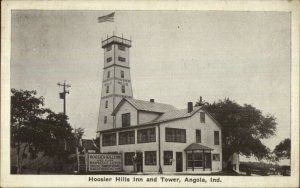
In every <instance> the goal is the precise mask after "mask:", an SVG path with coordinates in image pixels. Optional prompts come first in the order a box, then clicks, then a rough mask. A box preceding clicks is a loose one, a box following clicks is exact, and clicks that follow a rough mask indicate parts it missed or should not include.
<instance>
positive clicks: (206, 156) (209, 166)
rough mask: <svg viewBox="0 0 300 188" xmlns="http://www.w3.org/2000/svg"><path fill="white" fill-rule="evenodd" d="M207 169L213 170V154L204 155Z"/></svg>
mask: <svg viewBox="0 0 300 188" xmlns="http://www.w3.org/2000/svg"><path fill="white" fill-rule="evenodd" d="M204 159H205V160H204V161H205V163H204V165H205V168H211V153H204Z"/></svg>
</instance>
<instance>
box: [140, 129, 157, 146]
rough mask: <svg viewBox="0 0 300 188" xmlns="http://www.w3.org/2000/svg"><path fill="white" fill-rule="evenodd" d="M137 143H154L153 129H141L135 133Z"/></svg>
mask: <svg viewBox="0 0 300 188" xmlns="http://www.w3.org/2000/svg"><path fill="white" fill-rule="evenodd" d="M137 136H138V141H137V142H138V143H148V142H155V141H156V136H155V128H150V129H141V130H138V131H137Z"/></svg>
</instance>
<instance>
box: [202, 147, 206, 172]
mask: <svg viewBox="0 0 300 188" xmlns="http://www.w3.org/2000/svg"><path fill="white" fill-rule="evenodd" d="M202 158H203V171H205V158H206V157H205V153H204V149H203V150H202Z"/></svg>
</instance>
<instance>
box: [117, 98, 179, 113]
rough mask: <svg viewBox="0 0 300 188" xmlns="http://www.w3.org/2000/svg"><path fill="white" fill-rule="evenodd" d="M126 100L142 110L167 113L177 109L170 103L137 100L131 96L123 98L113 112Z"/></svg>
mask: <svg viewBox="0 0 300 188" xmlns="http://www.w3.org/2000/svg"><path fill="white" fill-rule="evenodd" d="M125 101H127V102H129V103H130V104H131V105H132V106H133V107H134V108H135V109H137V110H141V111H148V112H156V113H165V112H170V111H174V110H177V108H175V107H174V106H172V105H170V104H163V103H156V102H149V101H143V100H137V99H131V98H123V99H122V100H121V101H120V103H119V104H118V105H117V107H116V108H115V109H114V111H113V113H112V114H115V113H116V112H117V111H118V110H119V108H120V107H121V106H122V104H123V103H124V102H125Z"/></svg>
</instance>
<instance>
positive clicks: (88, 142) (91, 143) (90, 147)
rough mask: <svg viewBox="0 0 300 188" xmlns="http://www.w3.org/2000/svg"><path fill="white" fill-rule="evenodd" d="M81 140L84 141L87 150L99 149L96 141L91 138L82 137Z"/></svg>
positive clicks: (83, 144)
mask: <svg viewBox="0 0 300 188" xmlns="http://www.w3.org/2000/svg"><path fill="white" fill-rule="evenodd" d="M81 142H82V147H84V148H85V149H87V150H99V148H98V147H97V146H96V144H95V142H94V141H93V140H91V139H81Z"/></svg>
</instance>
